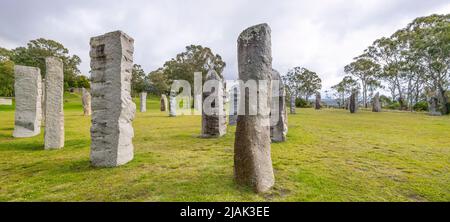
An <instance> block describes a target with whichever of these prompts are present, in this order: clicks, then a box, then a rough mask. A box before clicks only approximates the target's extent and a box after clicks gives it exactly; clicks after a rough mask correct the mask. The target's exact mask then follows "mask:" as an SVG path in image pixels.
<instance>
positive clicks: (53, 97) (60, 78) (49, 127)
mask: <svg viewBox="0 0 450 222" xmlns="http://www.w3.org/2000/svg"><path fill="white" fill-rule="evenodd" d="M45 65H46V70H47V73H46V74H45V97H46V98H45V149H60V148H63V147H64V109H63V107H64V72H63V62H62V60H61V59H59V58H56V57H47V58H46V59H45Z"/></svg>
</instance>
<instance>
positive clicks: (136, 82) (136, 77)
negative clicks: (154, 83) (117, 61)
mask: <svg viewBox="0 0 450 222" xmlns="http://www.w3.org/2000/svg"><path fill="white" fill-rule="evenodd" d="M145 77H146V75H145V71H144V70H143V69H142V67H141V65H138V64H134V65H133V69H132V71H131V93H132V95H134V96H135V95H138V94H139V93H141V92H143V91H145V90H146V83H145Z"/></svg>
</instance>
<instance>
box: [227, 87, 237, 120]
mask: <svg viewBox="0 0 450 222" xmlns="http://www.w3.org/2000/svg"><path fill="white" fill-rule="evenodd" d="M238 98H239V86H234V87H233V88H231V99H230V115H229V117H228V118H229V121H228V124H229V125H231V126H235V125H236V124H237V117H238V102H239V99H238Z"/></svg>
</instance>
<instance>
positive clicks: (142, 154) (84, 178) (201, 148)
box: [0, 94, 450, 201]
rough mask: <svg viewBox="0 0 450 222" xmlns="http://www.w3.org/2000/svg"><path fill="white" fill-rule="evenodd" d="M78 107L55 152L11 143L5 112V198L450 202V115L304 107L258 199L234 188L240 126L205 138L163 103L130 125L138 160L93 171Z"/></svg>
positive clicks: (68, 109)
mask: <svg viewBox="0 0 450 222" xmlns="http://www.w3.org/2000/svg"><path fill="white" fill-rule="evenodd" d="M80 101H81V98H80V96H78V95H73V94H72V95H70V94H66V97H65V121H66V122H65V123H66V125H65V126H66V128H65V130H66V138H65V143H66V146H65V147H64V148H63V149H61V150H56V151H45V150H43V133H41V135H40V136H37V137H34V138H26V139H15V138H13V137H12V136H11V135H12V132H13V128H14V109H13V108H11V107H7V106H0V201H450V186H449V184H450V172H449V171H450V116H445V117H430V116H427V115H425V114H414V113H390V112H383V113H371V112H359V113H357V114H353V115H352V114H350V113H348V112H346V111H344V110H321V111H315V110H312V109H299V110H297V113H298V114H297V115H290V116H289V134H288V142H286V143H277V144H272V159H273V165H274V169H275V178H276V185H275V187H274V189H273V190H272V191H270V192H269V193H266V194H254V193H253V192H252V191H250V190H249V189H246V188H242V187H238V186H236V185H235V184H234V183H233V141H234V131H235V127H229V128H228V134H227V135H226V136H225V137H223V138H220V139H201V138H198V136H199V134H200V124H201V121H200V117H199V116H181V117H176V118H169V117H167V114H166V113H161V112H159V101H158V99H157V98H151V99H150V100H148V105H147V106H148V112H147V113H139V112H138V113H137V116H136V119H135V121H134V123H133V125H134V129H135V138H134V146H135V158H134V160H133V161H132V162H130V163H128V164H126V165H124V166H121V167H117V168H108V169H101V168H93V167H91V166H90V163H89V146H90V132H89V128H90V118H89V117H84V116H83V115H82V109H81V104H80ZM136 101H137V100H136ZM137 105H138V106H139V104H137Z"/></svg>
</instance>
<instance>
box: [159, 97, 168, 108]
mask: <svg viewBox="0 0 450 222" xmlns="http://www.w3.org/2000/svg"><path fill="white" fill-rule="evenodd" d="M160 104H161V105H160V109H161V112H166V111H167V96H166V95H165V94H162V95H161V99H160Z"/></svg>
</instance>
